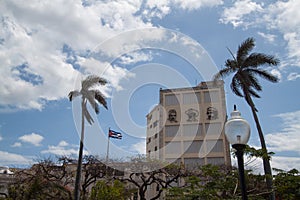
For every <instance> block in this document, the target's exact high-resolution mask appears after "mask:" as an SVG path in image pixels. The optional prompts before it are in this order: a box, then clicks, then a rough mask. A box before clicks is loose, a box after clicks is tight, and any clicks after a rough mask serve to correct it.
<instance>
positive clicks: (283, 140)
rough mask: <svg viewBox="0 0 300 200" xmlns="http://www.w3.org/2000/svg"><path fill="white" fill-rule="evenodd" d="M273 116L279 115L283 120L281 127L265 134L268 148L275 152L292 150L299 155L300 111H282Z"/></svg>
mask: <svg viewBox="0 0 300 200" xmlns="http://www.w3.org/2000/svg"><path fill="white" fill-rule="evenodd" d="M275 117H279V118H280V119H281V120H282V121H283V122H282V129H281V130H280V131H278V132H276V133H269V134H267V135H266V140H267V144H268V146H269V150H270V151H275V152H283V151H293V152H297V153H298V154H299V155H300V149H299V143H300V137H299V132H300V124H299V121H300V111H295V112H289V113H282V114H278V115H275ZM287 141H288V144H287Z"/></svg>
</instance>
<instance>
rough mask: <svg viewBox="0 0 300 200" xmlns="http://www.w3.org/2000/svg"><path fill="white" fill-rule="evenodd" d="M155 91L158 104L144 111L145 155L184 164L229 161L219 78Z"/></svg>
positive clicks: (224, 162)
mask: <svg viewBox="0 0 300 200" xmlns="http://www.w3.org/2000/svg"><path fill="white" fill-rule="evenodd" d="M159 93H160V102H159V104H158V105H157V106H156V107H154V108H153V109H152V111H151V112H150V113H149V114H148V115H147V140H146V151H147V152H146V153H147V156H148V157H149V158H151V159H157V160H161V161H164V162H168V163H177V164H184V165H185V166H186V167H195V166H198V165H205V164H214V165H231V160H230V152H229V143H228V141H227V140H226V137H225V134H224V130H223V127H224V123H225V120H226V102H225V93H224V83H223V81H219V82H217V83H214V82H202V83H200V84H199V85H197V86H196V87H190V88H177V89H161V90H160V91H159Z"/></svg>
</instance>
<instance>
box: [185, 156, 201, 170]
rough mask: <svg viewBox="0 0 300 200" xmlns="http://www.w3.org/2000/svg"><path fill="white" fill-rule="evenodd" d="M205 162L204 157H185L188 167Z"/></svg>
mask: <svg viewBox="0 0 300 200" xmlns="http://www.w3.org/2000/svg"><path fill="white" fill-rule="evenodd" d="M204 164H205V161H204V158H185V159H184V165H185V166H187V167H188V168H191V167H199V166H202V165H204Z"/></svg>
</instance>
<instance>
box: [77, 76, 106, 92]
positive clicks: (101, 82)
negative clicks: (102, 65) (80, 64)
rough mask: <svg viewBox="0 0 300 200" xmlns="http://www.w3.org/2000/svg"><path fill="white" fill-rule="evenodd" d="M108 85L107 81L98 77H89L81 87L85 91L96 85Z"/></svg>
mask: <svg viewBox="0 0 300 200" xmlns="http://www.w3.org/2000/svg"><path fill="white" fill-rule="evenodd" d="M106 83H107V81H106V79H104V78H101V77H99V76H96V75H89V76H88V77H87V78H86V79H84V80H83V81H82V83H81V86H82V88H83V89H85V90H89V89H90V88H91V87H93V86H96V85H105V84H106Z"/></svg>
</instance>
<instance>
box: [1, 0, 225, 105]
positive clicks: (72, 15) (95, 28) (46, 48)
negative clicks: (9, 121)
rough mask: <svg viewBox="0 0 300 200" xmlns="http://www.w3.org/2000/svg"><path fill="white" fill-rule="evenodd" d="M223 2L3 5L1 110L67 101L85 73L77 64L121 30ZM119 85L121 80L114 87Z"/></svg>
mask: <svg viewBox="0 0 300 200" xmlns="http://www.w3.org/2000/svg"><path fill="white" fill-rule="evenodd" d="M222 3H223V1H222V0H174V1H171V0H167V1H157V0H151V1H145V2H144V1H142V0H114V1H94V0H89V1H81V0H74V1H60V0H51V1H50V0H45V1H32V2H30V3H25V2H23V1H18V0H11V1H4V2H2V3H1V4H0V13H1V15H0V65H1V68H0V73H1V74H3V75H4V76H3V77H2V78H1V80H0V94H1V99H0V105H1V107H2V108H1V110H2V111H10V110H15V109H38V110H41V109H43V106H44V104H45V102H46V101H49V100H58V99H61V98H65V97H66V94H67V93H68V92H69V91H70V90H72V89H73V87H74V82H75V80H76V77H77V76H78V74H79V73H80V72H79V71H78V65H79V64H80V63H79V62H78V61H80V59H82V58H83V59H86V55H87V52H91V51H92V50H93V49H94V48H95V47H96V46H97V45H98V44H100V43H101V42H103V41H105V40H107V39H108V38H111V37H114V36H116V35H118V34H119V33H121V32H122V31H126V30H133V29H137V28H145V27H152V26H153V25H152V23H151V19H152V18H153V17H159V16H161V17H163V16H165V15H166V14H168V13H169V12H171V7H172V6H177V7H178V8H181V9H188V10H192V9H198V8H202V7H211V6H216V5H220V4H222ZM146 18H147V19H148V20H145V19H146ZM147 37H150V38H152V37H153V36H152V35H151V34H149V35H143V39H147ZM124 40H126V38H124ZM117 46H118V45H117ZM65 47H68V49H67V50H66V49H65ZM110 47H111V48H110V52H105V53H108V54H107V55H108V56H112V55H114V56H120V54H118V53H119V52H120V49H114V48H113V47H114V45H113V44H111V46H110ZM118 47H119V48H121V46H118ZM122 47H123V46H122ZM125 47H126V45H125V46H124V48H125ZM112 51H113V52H112ZM121 52H124V51H121ZM125 52H126V51H125ZM126 53H128V52H126ZM139 58H140V59H141V57H139ZM123 59H124V60H123V61H124V62H127V63H132V62H135V59H137V57H136V55H134V54H133V56H132V57H127V58H123ZM142 59H143V60H145V59H149V57H143V58H142ZM102 64H106V62H103V63H102ZM75 65H76V66H75ZM94 68H95V67H94ZM110 70H111V73H112V74H114V76H113V77H112V78H111V80H117V79H121V78H122V77H123V76H124V71H122V70H121V69H119V68H118V67H117V66H110ZM87 71H95V70H91V69H89V70H87ZM81 72H82V71H81ZM97 72H98V71H97ZM119 72H120V74H118V73H119ZM125 73H126V72H125ZM109 81H110V79H109ZM117 84H118V81H116V83H114V84H113V86H115V87H117V86H118V85H117Z"/></svg>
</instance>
